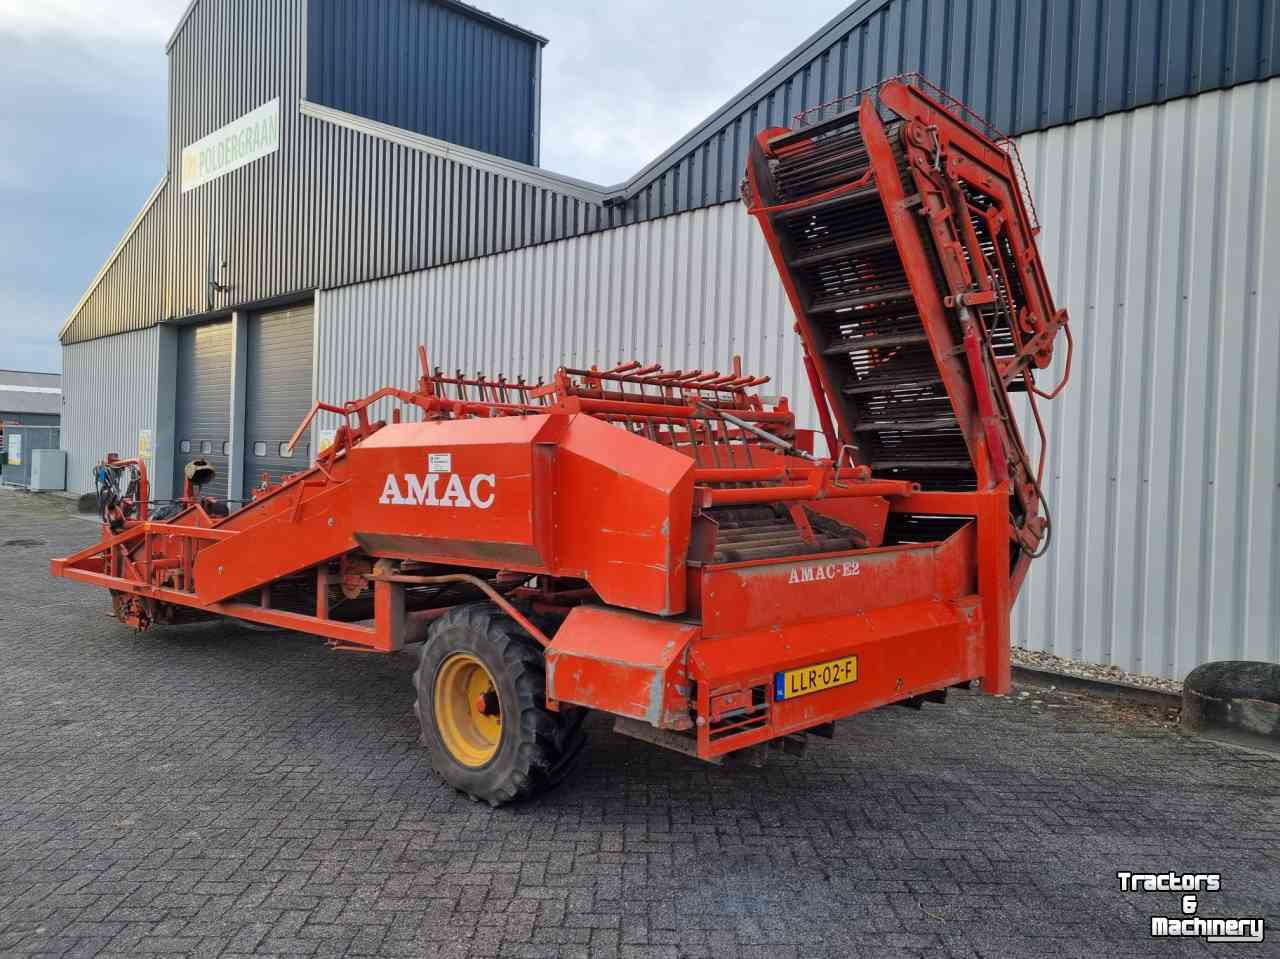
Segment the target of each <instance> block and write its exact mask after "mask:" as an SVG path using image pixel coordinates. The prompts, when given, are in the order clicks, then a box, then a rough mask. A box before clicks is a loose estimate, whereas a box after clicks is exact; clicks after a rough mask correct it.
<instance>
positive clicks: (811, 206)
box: [779, 183, 880, 223]
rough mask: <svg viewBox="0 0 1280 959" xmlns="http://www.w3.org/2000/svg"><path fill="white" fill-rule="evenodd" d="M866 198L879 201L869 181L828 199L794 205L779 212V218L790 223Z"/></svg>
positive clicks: (875, 190)
mask: <svg viewBox="0 0 1280 959" xmlns="http://www.w3.org/2000/svg"><path fill="white" fill-rule="evenodd" d="M868 199H874V200H875V201H876V202H877V203H879V202H880V192H879V191H878V190H877V189H876V187H875V184H874V183H869V184H867V185H866V186H864V187H861V188H859V189H857V190H850V191H849V192H848V193H841V194H840V195H839V196H833V197H831V198H830V199H828V200H818V201H817V202H816V203H807V204H805V205H804V206H798V207H795V208H793V209H790V210H787V211H785V212H783V213H781V214H779V218H780V219H781V220H783V221H784V222H787V223H790V222H791V221H793V220H799V219H805V218H807V217H811V216H813V215H814V214H815V213H825V212H827V211H829V210H836V209H840V208H841V207H846V206H852V205H855V204H858V203H863V202H865V201H866V200H868Z"/></svg>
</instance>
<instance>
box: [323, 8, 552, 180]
mask: <svg viewBox="0 0 1280 959" xmlns="http://www.w3.org/2000/svg"><path fill="white" fill-rule="evenodd" d="M308 3H309V8H308V11H307V33H308V50H307V99H309V100H313V101H315V102H316V103H322V104H324V105H325V106H330V107H334V108H335V109H338V110H345V111H346V112H348V113H358V114H360V115H361V116H366V117H371V118H372V119H374V120H379V121H381V122H383V123H390V124H392V125H393V126H398V127H403V128H404V129H406V130H415V131H417V132H418V133H425V134H427V135H428V136H433V137H438V138H439V139H441V140H448V141H450V142H451V143H460V144H462V145H463V146H468V147H472V148H474V149H477V150H484V151H486V152H488V153H494V154H497V155H498V156H504V157H508V158H509V159H512V160H519V161H520V162H521V163H536V162H537V159H538V157H537V149H536V146H537V145H536V143H535V139H534V138H535V136H536V128H537V114H538V103H537V99H536V95H537V89H538V86H537V69H538V45H539V44H538V41H537V40H535V39H533V38H532V37H528V36H522V35H519V34H517V33H515V32H512V31H506V30H501V29H494V27H493V26H492V25H490V24H488V23H486V22H482V21H480V20H477V19H476V18H475V17H474V16H469V15H467V14H466V13H464V12H462V11H460V10H459V9H457V8H454V7H448V6H442V5H441V4H438V3H433V2H427V0H323V2H316V0H308Z"/></svg>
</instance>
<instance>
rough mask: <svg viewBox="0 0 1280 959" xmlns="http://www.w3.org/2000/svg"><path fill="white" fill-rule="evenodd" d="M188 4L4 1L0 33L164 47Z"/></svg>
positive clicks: (166, 0)
mask: <svg viewBox="0 0 1280 959" xmlns="http://www.w3.org/2000/svg"><path fill="white" fill-rule="evenodd" d="M184 9H186V0H0V31H6V32H12V33H16V34H18V35H20V36H28V37H38V36H42V35H49V34H58V35H63V36H71V37H75V38H77V39H81V40H85V41H90V40H96V39H108V38H112V39H120V38H129V39H136V40H153V41H156V42H158V43H164V41H165V40H167V39H168V37H169V34H170V33H171V32H172V31H173V28H174V26H175V25H176V24H177V22H178V18H179V17H180V16H182V11H183V10H184Z"/></svg>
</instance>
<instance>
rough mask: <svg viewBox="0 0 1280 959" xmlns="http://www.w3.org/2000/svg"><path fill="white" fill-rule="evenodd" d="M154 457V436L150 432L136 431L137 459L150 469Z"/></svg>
mask: <svg viewBox="0 0 1280 959" xmlns="http://www.w3.org/2000/svg"><path fill="white" fill-rule="evenodd" d="M154 456H155V435H154V434H153V433H152V432H151V430H138V459H140V460H143V461H144V462H145V463H146V464H147V466H148V467H150V466H151V460H152V457H154Z"/></svg>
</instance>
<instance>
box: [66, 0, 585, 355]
mask: <svg viewBox="0 0 1280 959" xmlns="http://www.w3.org/2000/svg"><path fill="white" fill-rule="evenodd" d="M305 2H306V0H274V2H271V3H263V2H260V0H224V2H222V3H219V4H211V3H201V4H198V5H197V6H196V7H195V8H194V9H193V10H192V12H191V15H190V17H189V19H188V20H187V22H186V25H185V26H184V28H183V29H182V31H181V32H180V33H179V34H178V35H177V37H176V38H175V41H174V44H173V46H172V47H171V48H170V91H171V102H170V108H169V118H170V127H171V130H172V143H171V148H170V157H169V165H170V169H173V170H178V169H179V168H180V156H181V150H182V147H183V146H184V145H187V144H190V143H193V142H195V141H196V140H198V139H200V138H201V137H203V136H205V135H207V134H208V133H210V132H211V131H213V130H216V129H218V128H219V127H221V126H223V125H225V124H226V123H228V122H230V121H231V120H234V119H235V118H237V117H239V116H242V115H243V114H245V113H247V112H249V111H250V110H252V109H254V108H256V107H258V106H261V105H262V104H264V103H266V102H268V101H270V100H271V99H272V98H273V97H276V96H279V97H280V142H281V146H280V149H279V150H278V151H277V152H276V153H273V154H271V155H269V156H267V157H265V158H263V159H260V160H256V161H254V162H252V163H249V164H248V165H246V166H244V167H241V168H240V169H238V170H235V171H233V172H231V173H228V174H226V175H224V176H221V177H219V178H218V179H216V180H214V181H212V182H210V183H207V184H205V185H204V186H201V187H198V188H197V189H194V190H191V191H190V192H188V193H183V192H182V191H181V189H180V186H179V184H177V183H176V182H171V183H170V185H169V186H168V187H167V188H166V189H165V190H164V191H163V193H162V194H161V196H160V198H159V200H158V201H157V203H156V205H155V208H154V209H153V210H152V211H151V212H150V213H148V214H147V217H146V219H145V224H144V225H148V227H149V224H150V221H151V220H152V218H153V217H154V218H155V220H156V222H157V223H164V222H167V223H168V224H170V226H169V228H168V230H167V233H164V232H162V233H161V234H158V235H160V236H162V237H163V239H162V240H161V241H159V242H154V243H153V242H152V241H151V240H150V239H149V237H150V233H147V234H145V235H144V234H143V232H142V231H141V230H140V231H139V233H138V234H135V236H134V238H133V240H132V241H131V242H130V243H129V244H127V246H126V249H125V250H124V251H123V252H122V254H121V256H120V257H119V258H118V259H117V261H116V262H115V263H114V264H112V265H111V267H110V268H109V269H108V270H107V272H106V275H105V276H104V279H103V282H102V283H101V284H100V285H99V287H98V288H97V290H95V291H94V292H93V294H92V295H91V296H90V297H89V298H88V300H87V301H86V302H85V304H84V306H83V307H82V308H81V310H80V311H79V313H78V315H77V316H76V318H75V320H74V321H73V322H72V324H71V325H70V326H69V328H68V329H67V330H66V332H65V334H64V335H63V338H62V341H63V342H64V343H77V342H81V341H83V340H85V339H89V338H92V337H94V336H102V335H106V334H108V333H110V332H114V331H120V330H129V329H139V328H142V327H144V326H148V325H150V324H153V323H157V322H160V321H162V320H164V319H168V318H174V317H187V316H193V315H199V314H204V313H207V312H210V311H225V310H230V309H231V308H233V307H235V306H238V305H242V304H250V303H253V304H257V303H261V302H262V301H264V300H268V299H271V298H273V297H278V296H282V295H285V294H292V293H297V292H301V291H307V290H312V289H315V288H317V287H321V286H335V285H341V284H346V283H354V282H358V281H360V280H365V279H370V278H373V277H378V276H386V275H389V274H395V273H401V272H405V271H408V270H417V269H422V268H424V267H428V266H433V265H436V264H440V263H448V262H452V261H457V260H463V259H467V258H470V257H475V256H483V255H485V254H488V253H493V252H496V251H499V250H504V249H511V248H513V247H519V246H525V245H529V244H534V243H541V242H545V241H548V240H552V239H556V238H559V237H565V236H571V235H574V234H576V233H580V232H583V231H585V230H592V229H596V228H597V227H598V226H599V225H600V212H601V211H600V207H598V206H596V205H593V204H590V203H586V202H583V201H582V200H579V199H574V198H572V197H566V196H563V195H560V194H558V193H556V192H555V191H554V190H551V189H543V188H540V187H536V186H531V185H529V184H527V183H518V182H515V181H513V180H512V179H510V178H508V177H505V176H501V175H497V174H494V173H490V172H485V171H480V170H476V169H473V168H471V167H469V166H467V165H465V164H462V163H458V162H454V161H451V160H447V159H444V158H441V157H438V156H432V155H429V154H428V153H425V152H423V151H421V150H418V149H413V148H411V147H407V146H404V145H402V144H398V143H392V142H389V141H387V140H384V139H380V138H376V137H372V136H367V135H364V134H360V133H356V132H354V131H352V130H349V129H344V128H343V127H340V126H337V125H335V124H332V123H328V122H325V121H322V120H318V119H316V118H313V117H308V116H303V115H301V114H300V113H299V112H298V101H299V99H300V97H301V96H302V72H303V59H304V58H303V53H304V50H303V47H304V44H305V37H304V35H303V32H302V30H301V28H300V27H299V24H300V22H301V20H300V17H301V14H302V7H303V5H304V4H305ZM229 64H230V65H235V69H231V68H230V67H228V65H229ZM211 277H212V278H213V279H216V280H217V282H218V283H219V284H220V285H221V286H223V287H225V289H223V290H221V291H219V290H216V289H214V288H212V287H211V286H210V283H209V280H210V278H211ZM161 278H163V279H161Z"/></svg>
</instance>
